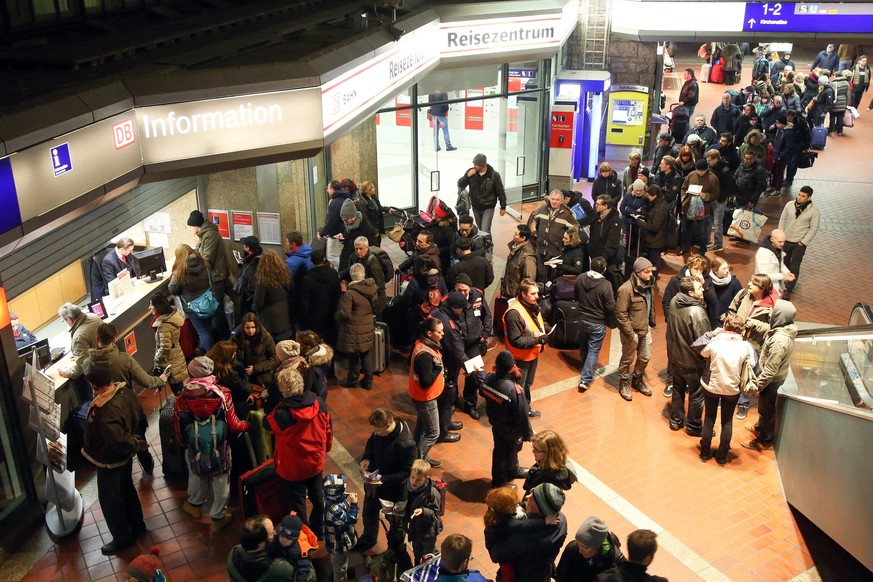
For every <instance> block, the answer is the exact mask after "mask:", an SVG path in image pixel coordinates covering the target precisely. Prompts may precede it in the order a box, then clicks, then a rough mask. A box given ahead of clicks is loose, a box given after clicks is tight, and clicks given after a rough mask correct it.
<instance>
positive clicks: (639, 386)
mask: <svg viewBox="0 0 873 582" xmlns="http://www.w3.org/2000/svg"><path fill="white" fill-rule="evenodd" d="M631 388H633V389H634V390H636V391H637V392H639V393H640V394H642V395H643V396H651V395H652V389H651V388H649V387H648V386H646V383H645V381H644V378H643V374H634V376H633V379H631Z"/></svg>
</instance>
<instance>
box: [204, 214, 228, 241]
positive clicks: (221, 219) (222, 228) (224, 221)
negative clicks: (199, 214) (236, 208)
mask: <svg viewBox="0 0 873 582" xmlns="http://www.w3.org/2000/svg"><path fill="white" fill-rule="evenodd" d="M207 213H208V217H207V220H208V221H209V222H211V223H212V224H214V225H215V226H217V227H218V234H220V235H221V238H226V239H229V238H230V216H228V212H227V210H212V209H209V210H208V211H207Z"/></svg>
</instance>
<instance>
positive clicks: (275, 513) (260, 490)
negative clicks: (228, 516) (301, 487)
mask: <svg viewBox="0 0 873 582" xmlns="http://www.w3.org/2000/svg"><path fill="white" fill-rule="evenodd" d="M239 504H240V510H241V512H242V519H243V521H244V520H245V519H246V518H249V517H251V516H253V515H266V516H268V517H269V518H270V519H272V520H273V522H274V523H279V522H280V521H282V518H283V517H285V516H286V515H287V514H288V510H287V509H285V504H284V503H282V479H281V478H280V477H279V476H278V475H277V474H276V466H275V465H274V464H273V459H270V460H268V461H266V462H265V463H263V464H261V465H259V466H258V467H255V468H254V469H252V470H251V471H248V472H247V473H243V474H242V475H240V477H239Z"/></svg>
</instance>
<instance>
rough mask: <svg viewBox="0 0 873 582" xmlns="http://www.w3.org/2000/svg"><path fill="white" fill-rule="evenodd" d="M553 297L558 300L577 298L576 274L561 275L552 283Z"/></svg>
mask: <svg viewBox="0 0 873 582" xmlns="http://www.w3.org/2000/svg"><path fill="white" fill-rule="evenodd" d="M552 297H553V298H554V299H556V300H567V301H572V300H573V299H576V275H561V276H560V277H558V278H557V279H555V282H554V283H553V284H552Z"/></svg>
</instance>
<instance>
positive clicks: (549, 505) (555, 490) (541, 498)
mask: <svg viewBox="0 0 873 582" xmlns="http://www.w3.org/2000/svg"><path fill="white" fill-rule="evenodd" d="M531 495H533V499H534V503H536V504H537V509H539V510H540V513H542V514H543V515H544V516H546V517H551V516H553V515H555V514H557V513H558V512H559V511H561V508H562V507H564V501H566V499H567V498H566V496H565V495H564V491H563V490H562V489H561V488H560V487H558V486H557V485H553V484H551V483H540V484H539V485H537V486H536V487H534V488H533V491H531Z"/></svg>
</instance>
